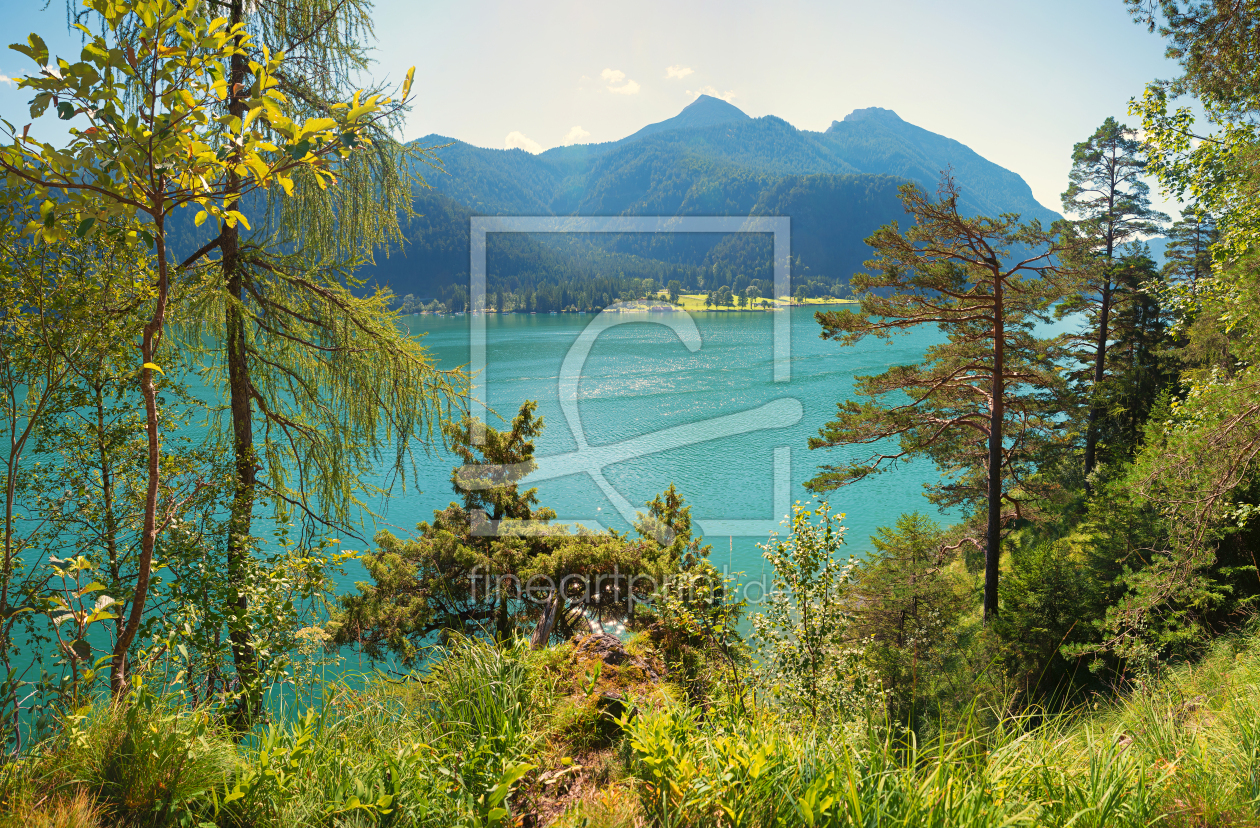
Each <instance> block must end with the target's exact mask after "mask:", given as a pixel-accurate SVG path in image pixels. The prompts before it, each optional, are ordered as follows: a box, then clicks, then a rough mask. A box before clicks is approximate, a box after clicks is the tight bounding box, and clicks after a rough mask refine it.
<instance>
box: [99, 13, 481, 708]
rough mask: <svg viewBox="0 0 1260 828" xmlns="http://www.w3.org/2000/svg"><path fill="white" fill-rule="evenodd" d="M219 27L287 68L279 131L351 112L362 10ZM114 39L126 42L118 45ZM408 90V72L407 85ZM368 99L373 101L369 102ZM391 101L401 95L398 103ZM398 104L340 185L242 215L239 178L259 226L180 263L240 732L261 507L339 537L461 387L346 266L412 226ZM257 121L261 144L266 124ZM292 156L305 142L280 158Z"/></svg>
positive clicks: (255, 686) (239, 83)
mask: <svg viewBox="0 0 1260 828" xmlns="http://www.w3.org/2000/svg"><path fill="white" fill-rule="evenodd" d="M222 6H223V8H224V10H225V11H226V17H227V18H228V22H229V24H230V25H233V26H238V25H239V26H240V31H241V32H242V33H244V34H247V35H248V36H249V38H250V40H251V41H252V42H253V43H254V44H256V46H255V49H257V50H262V49H265V50H266V51H268V52H270V53H273V54H276V53H279V54H284V55H285V64H284V69H283V70H282V71H280V72H278V73H277V75H276V79H275V80H276V86H277V90H278V91H280V92H281V93H282V94H283V96H284V97H283V99H282V100H281V101H280V107H281V109H282V111H284V112H285V114H286V115H288V116H289V117H292V118H325V117H327V116H328V115H329V114H330V113H332V112H333V111H334V107H337V106H339V103H338V102H339V101H342V100H346V99H349V98H351V97H352V96H354V97H355V102H356V103H357V102H358V101H359V100H360V99H364V100H366V99H367V98H369V97H370V94H369V93H359V92H358V84H359V83H360V82H361V79H362V77H363V76H364V75H365V74H366V73H367V71H368V70H369V69H370V66H371V58H370V40H371V38H372V36H373V27H372V4H371V2H370V0H298V2H292V3H291V2H278V0H262V1H261V2H256V3H246V2H245V0H228V2H225V3H223V4H222ZM124 36H126V32H124ZM249 57H250V56H249V55H246V54H241V55H238V56H237V57H236V58H234V59H233V61H232V63H231V64H230V77H229V79H228V86H229V88H230V89H239V88H244V86H246V85H247V82H248V75H249ZM410 84H411V76H410V75H408V77H407V80H406V83H405V86H406V87H409V86H410ZM373 91H379V90H369V92H373ZM404 97H405V95H404ZM243 101H244V99H243V98H242V97H241V96H239V95H230V96H227V97H226V98H225V100H224V102H223V107H224V110H225V112H224V114H225V115H229V116H231V117H234V118H245V117H246V115H247V111H246V109H245V108H244V102H243ZM403 112H405V109H404V108H403V107H402V106H395V107H393V108H391V109H389V110H388V111H385V112H382V113H381V115H382V117H380V118H378V119H376V120H374V121H373V122H372V123H371V124H369V125H367V126H366V127H365V129H364V133H363V137H362V140H360V139H359V138H356V137H355V136H353V135H350V136H347V137H348V140H349V141H350V142H351V143H352V144H353V145H354V146H355V147H356V148H357V149H358V150H359V151H358V152H356V153H353V154H351V155H349V156H347V158H345V159H344V160H343V161H342V163H340V164H339V165H338V167H337V176H338V180H337V186H336V187H328V186H324V185H323V184H322V183H321V182H320V181H319V180H318V179H317V178H315V177H314V176H309V175H305V176H304V175H295V176H294V178H293V183H292V186H291V188H290V190H289V191H288V192H287V195H288V197H287V198H279V197H277V196H276V194H275V193H268V194H267V197H266V198H255V199H252V200H250V201H249V202H248V204H247V203H246V202H245V201H244V200H242V199H243V196H244V191H243V189H242V186H241V185H242V179H241V178H240V177H239V176H237V177H231V176H230V177H229V179H228V181H227V187H226V190H227V196H228V198H229V199H231V200H232V201H234V202H236V205H235V206H236V207H237V208H238V209H240V210H245V209H246V207H247V206H248V207H249V208H250V210H249V212H251V213H253V214H254V216H255V221H256V222H257V223H258V224H259V226H258V227H256V228H255V230H254V232H252V233H249V232H246V233H242V226H241V225H240V224H237V223H233V222H226V221H224V222H220V223H219V226H218V227H217V233H216V235H214V236H213V237H212V238H211V239H209V241H207V242H206V243H205V244H204V245H203V246H202V247H201V248H200V249H199V250H198V251H197V252H196V253H195V254H194V255H193V257H191V259H190V261H189V264H193V263H196V264H198V265H199V266H198V268H197V271H196V274H195V276H194V278H192V279H190V280H189V284H188V289H187V290H186V294H187V295H188V296H189V297H190V299H191V300H192V301H194V302H195V303H196V312H195V315H196V318H197V319H198V320H199V322H200V324H199V325H198V326H197V328H196V329H195V330H194V329H190V330H192V333H193V336H192V337H190V339H191V341H190V343H189V344H190V345H192V346H193V347H201V346H208V347H209V348H210V349H211V352H210V353H209V354H208V357H209V359H210V361H211V364H212V366H213V368H214V369H215V370H213V371H212V372H211V374H210V376H211V377H212V378H215V379H218V380H219V381H221V382H222V383H223V384H224V385H225V386H226V388H225V391H226V395H225V396H226V397H227V399H228V407H229V411H230V418H229V421H230V437H229V440H230V445H231V452H232V456H233V460H234V463H233V468H234V476H233V484H232V485H233V495H232V498H231V505H230V515H229V518H228V521H227V524H226V527H225V528H226V535H227V537H226V543H225V548H226V561H225V566H226V574H227V578H228V582H229V587H230V590H231V591H232V593H233V595H232V597H231V598H230V601H229V603H230V606H229V607H224V608H223V609H224V611H225V612H224V614H225V616H226V617H227V618H228V619H229V622H228V623H229V637H230V641H231V649H232V658H233V661H234V663H235V666H236V670H237V675H238V678H239V679H240V683H241V686H242V687H243V688H245V689H246V697H245V699H244V702H245V703H244V705H243V707H242V716H243V719H242V722H245V721H248V720H249V719H250V718H251V717H252V716H253V715H254V713H255V712H256V710H257V708H258V705H259V703H260V699H261V696H260V692H261V687H260V676H259V673H258V664H257V657H256V653H255V649H256V645H255V642H254V641H253V635H252V633H251V630H250V623H249V621H248V620H247V619H248V617H249V602H248V599H247V597H246V589H245V586H246V585H247V584H248V583H249V580H250V578H251V574H250V573H251V570H252V567H253V566H255V565H256V561H255V557H256V556H255V554H254V550H255V548H256V546H257V542H256V540H255V539H254V537H253V536H254V531H253V522H254V517H255V512H256V511H257V509H258V507H259V500H260V496H261V498H262V499H263V500H265V501H269V502H270V504H271V505H272V506H273V508H274V509H275V510H276V512H277V513H278V514H279V515H280V516H281V517H287V516H288V515H289V514H293V513H296V515H297V516H298V517H299V518H300V519H301V520H302V523H303V526H304V529H305V530H306V532H308V533H309V532H311V531H314V530H315V529H317V528H319V527H321V526H328V525H332V526H336V527H337V531H338V533H339V534H346V533H352V531H353V530H352V529H351V528H350V527H349V526H348V525H347V524H348V522H349V520H350V518H351V514H352V510H353V509H354V508H355V507H356V506H361V505H362V501H363V497H362V495H363V494H364V486H363V482H362V479H363V476H364V475H365V474H367V473H369V472H372V471H380V468H379V460H380V453H381V451H382V450H384V451H385V452H388V454H386V456H387V457H388V458H389V460H390V462H391V464H392V467H393V472H394V473H395V474H396V475H398V476H399V477H401V478H402V479H403V480H404V481H405V478H406V472H407V468H406V461H407V457H408V456H409V452H410V450H411V446H412V445H413V444H415V443H416V442H421V443H426V442H428V441H429V440H430V439H432V438H434V437H436V436H437V433H436V431H435V428H434V427H435V424H436V422H437V421H438V419H439V418H440V416H441V414H442V413H443V412H448V411H449V410H450V407H451V404H452V401H453V400H454V399H455V398H456V397H457V394H458V392H459V390H460V388H461V387H462V377H461V375H460V374H459V373H458V372H452V373H443V372H439V371H437V370H435V369H434V367H433V365H432V362H431V360H430V359H429V358H428V356H427V354H426V352H425V350H424V349H423V348H422V347H420V346H419V344H418V343H416V342H415V341H413V340H412V339H411V337H410V336H409V335H407V334H405V333H403V332H401V331H400V329H399V326H398V325H397V323H396V322H395V321H394V319H393V316H394V314H393V313H392V312H391V309H390V308H391V304H392V302H391V297H390V296H389V294H388V293H387V292H383V291H380V290H377V291H376V292H374V293H371V294H368V295H366V296H364V295H361V293H362V291H356V289H359V288H362V287H363V284H362V282H361V281H358V280H356V278H355V276H354V271H355V269H356V268H357V267H358V266H359V265H361V264H362V263H364V262H367V261H370V260H371V259H372V257H373V256H374V255H375V252H376V248H378V247H380V246H387V245H389V244H391V243H397V242H400V241H401V239H402V233H401V229H400V225H399V217H400V215H402V216H409V215H411V212H412V211H411V188H412V186H413V185H414V184H417V183H422V182H420V181H419V180H418V179H417V178H415V177H414V176H413V175H412V174H411V169H412V168H413V167H414V165H415V164H416V163H417V162H418V161H419V160H420V156H423V155H424V153H423V151H421V150H417V149H415V148H414V147H408V146H405V145H403V144H401V143H400V142H398V141H397V140H396V139H395V138H394V135H393V131H394V129H395V128H397V127H398V126H400V123H401V120H400V119H401V115H402V113H403ZM256 124H257V125H258V126H259V127H260V128H261V131H262V132H263V133H264V134H266V124H265V123H260V124H259V123H258V122H256ZM293 152H294V154H295V157H297V156H300V154H301V145H299V146H298V147H297V148H294V150H293Z"/></svg>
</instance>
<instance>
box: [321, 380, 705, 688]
mask: <svg viewBox="0 0 1260 828" xmlns="http://www.w3.org/2000/svg"><path fill="white" fill-rule="evenodd" d="M534 410H535V403H534V402H533V401H526V402H525V403H524V404H522V406H521V409H520V411H519V412H518V413H517V416H516V417H515V418H514V419H513V421H512V428H511V429H510V430H508V431H499V430H497V429H494V428H491V427H489V426H486V425H484V424H482V423H480V422H479V421H476V420H474V419H472V418H470V417H465V418H464V420H463V421H461V422H460V423H458V424H450V425H449V426H448V427H447V429H446V434H447V437H448V439H449V441H450V443H451V446H452V449H453V451H454V453H455V455H456V456H457V457H459V458H460V459H461V460H463V461H464V465H462V466H457V467H456V468H455V469H453V471H452V473H451V486H452V489H453V490H454V491H455V492H456V493H458V494H460V495H461V496H462V500H463V502H462V503H451V504H450V505H449V506H448V507H447V508H446V509H442V510H439V511H435V512H434V516H433V522H432V523H427V522H426V523H421V524H420V525H419V527H418V536H417V537H415V538H414V539H408V540H400V539H398V538H395V537H393V536H392V535H390V534H388V533H384V532H383V533H381V534H380V535H378V536H377V538H376V542H377V544H378V545H379V547H380V549H379V551H378V552H377V553H375V554H370V555H364V556H363V563H364V566H365V567H366V568H367V570H368V574H369V575H370V576H371V577H372V579H373V583H360V584H357V588H358V592H357V594H352V595H347V596H343V597H342V598H341V607H340V609H339V611H338V613H337V614H336V616H335V617H334V619H333V621H332V628H333V629H334V630H335V635H336V639H335V640H336V641H338V642H339V643H355V644H358V645H361V646H363V647H364V648H365V650H366V652H367V653H368V654H369V655H371V656H372V657H374V658H376V657H381V656H383V655H384V654H385V653H386V652H392V653H394V654H395V655H397V656H399V657H401V658H402V659H403V661H404V662H405V663H408V664H410V663H413V662H414V661H415V660H417V659H419V658H421V657H422V654H423V652H424V647H425V646H427V645H428V644H431V643H432V642H433V640H434V636H435V635H437V634H446V633H449V632H456V633H460V634H467V635H491V636H493V637H495V638H496V639H498V640H501V641H504V640H508V639H510V638H512V637H514V636H516V635H517V634H519V633H520V632H522V631H523V630H524V629H525V628H527V627H528V626H530V625H533V626H534V627H535V639H536V646H542V645H544V644H545V643H546V642H547V641H549V640H550V639H551V638H552V637H560V638H562V639H563V638H567V637H568V636H569V635H570V634H571V633H572V632H574V631H575V630H579V629H582V628H584V627H585V626H586V625H587V622H586V620H585V617H584V615H583V613H584V612H586V611H587V610H590V609H592V608H595V607H598V611H599V612H600V613H601V615H602V616H604V617H608V616H609V615H612V616H620V617H629V616H632V615H633V613H634V608H635V605H636V604H640V605H642V604H646V603H647V602H648V600H649V598H650V596H652V595H653V594H654V593H655V592H656V590H657V589H658V588H659V587H660V586H661V585H662V584H664V583H665V581H666V579H667V578H668V577H669V576H670V575H671V574H672V573H673V572H675V571H676V570H677V569H678V567H679V564H680V562H681V561H682V558H683V555H684V554H685V553H686V552H687V551H688V550H689V549H690V547H691V544H692V538H691V535H690V525H691V523H690V517H689V513H688V510H687V509H686V507H684V506H683V502H682V499H681V497H679V496H678V494H677V492H676V491H674V490H673V489H672V487H671V489H670V490H669V491H667V492H666V493H665V494H664V495H663V497H664V500H662V499H660V498H658V499H656V500H655V501H653V503H652V504H649V513H648V514H647V515H643V516H641V519H640V521H639V526H638V533H639V537H638V538H637V539H631V538H627V537H624V536H622V535H619V534H617V533H615V532H609V533H606V534H605V533H591V532H586V531H584V530H579V531H577V532H573V531H570V529H569V528H568V527H566V526H553V525H551V523H550V521H551V520H552V519H554V517H555V512H554V511H552V510H551V509H549V508H546V507H538V498H537V493H536V490H535V489H528V490H524V491H522V490H521V489H520V488H519V485H518V482H519V481H520V480H521V479H522V478H524V477H525V476H526V475H527V474H528V473H529V472H530V471H531V470H532V469H533V468H534V467H535V464H534V460H533V453H534V439H535V438H537V436H538V435H539V434H540V433H541V431H542V425H543V424H542V420H541V419H540V418H538V417H536V416H535V414H534ZM691 551H693V552H694V551H695V550H694V549H691ZM549 625H550V626H549Z"/></svg>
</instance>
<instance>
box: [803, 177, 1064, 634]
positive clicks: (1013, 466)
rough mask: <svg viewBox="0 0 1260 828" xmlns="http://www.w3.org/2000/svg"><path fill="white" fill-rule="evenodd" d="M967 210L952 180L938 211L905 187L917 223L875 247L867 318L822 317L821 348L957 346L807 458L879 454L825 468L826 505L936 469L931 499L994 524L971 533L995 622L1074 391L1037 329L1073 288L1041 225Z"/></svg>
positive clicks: (816, 440) (863, 306)
mask: <svg viewBox="0 0 1260 828" xmlns="http://www.w3.org/2000/svg"><path fill="white" fill-rule="evenodd" d="M958 198H959V190H958V188H957V186H956V184H955V183H954V181H953V180H952V178H950V177H949V176H946V177H944V178H943V180H942V182H941V185H940V189H939V193H938V198H936V199H932V198H930V197H929V196H928V195H927V194H926V193H924V192H923V191H922V190H921V189H919V188H918V187H917V186H916V185H913V184H907V185H904V186H903V187H902V188H901V199H902V203H903V205H904V206H905V209H906V212H907V213H909V214H910V215H911V216H912V217H913V221H914V223H913V224H912V225H911V226H910V227H908V228H907V229H905V230H902V229H901V228H900V227H899V226H898V225H897V223H896V222H893V223H891V224H888V225H885V226H883V227H881V228H880V229H879V230H878V231H876V233H875V234H874V235H873V236H871V237H870V238H869V239H867V240H866V243H867V244H868V245H870V246H871V247H872V248H873V249H874V251H875V258H874V259H872V260H871V261H869V262H867V263H866V268H867V270H868V271H869V272H864V273H857V274H855V275H854V276H853V278H852V280H851V282H850V284H852V286H853V290H854V295H855V297H856V298H857V299H858V301H859V303H860V306H859V309H858V310H856V311H851V310H837V311H829V312H826V313H822V312H820V313H818V314H816V318H817V320H818V322H819V323H820V324H821V325H822V328H823V331H822V337H823V338H824V339H832V340H836V341H839V342H840V343H841V344H843V345H854V344H856V343H858V342H860V341H861V340H863V339H864V338H866V337H867V336H871V335H874V336H877V337H880V338H883V339H888V338H890V337H891V336H892V335H894V334H898V333H907V332H909V331H911V330H914V329H918V328H920V327H921V326H925V325H936V326H937V327H938V328H939V329H940V330H941V332H942V333H943V334H944V335H945V337H946V339H945V341H944V342H943V343H941V344H938V345H933V346H931V347H929V348H928V349H927V351H926V353H925V354H924V358H923V361H922V362H921V363H920V364H917V365H898V366H894V367H892V368H890V369H889V370H887V371H885V372H884V373H882V374H878V375H875V376H865V377H858V378H857V389H856V391H857V395H858V396H859V397H864V398H866V399H865V400H864V401H862V402H859V401H857V400H846V401H844V402H840V403H838V416H837V417H836V419H834V420H832V421H831V422H829V423H827V424H826V425H825V426H824V427H823V428H822V429H820V430H819V434H818V436H817V437H813V438H810V441H809V445H810V448H815V449H817V448H835V447H839V446H850V445H866V446H872V447H873V450H872V453H871V454H870V455H869V456H868V457H866V458H864V459H857V460H852V461H850V462H847V463H843V464H840V465H824V466H822V467H821V471H820V472H819V474H817V475H816V476H815V477H814V478H813V479H812V480H810V481H809V482H808V483H807V484H806V486H807V487H808V488H810V489H811V490H813V491H816V492H825V491H829V490H833V489H836V488H838V487H840V486H845V485H848V484H850V483H853V482H855V481H858V480H861V479H863V478H865V477H867V476H869V475H871V474H875V473H878V472H883V471H887V470H888V469H890V468H893V467H895V466H896V465H897V464H899V463H901V462H905V461H908V460H911V459H913V458H915V457H928V458H931V459H932V460H933V461H935V463H936V464H937V465H938V466H939V467H940V468H941V469H942V470H943V471H944V472H946V476H947V477H946V480H945V482H943V483H942V484H940V485H938V486H934V487H930V489H929V495H930V497H931V499H932V500H933V501H934V502H935V503H937V504H938V505H939V506H941V507H942V508H947V507H950V506H955V505H963V506H965V507H967V508H968V509H969V510H970V511H971V512H972V514H973V515H983V519H982V520H981V521H978V522H977V524H973V525H975V526H976V527H977V528H982V531H981V532H980V533H978V534H979V536H978V537H976V536H974V535H973V536H972V537H970V538H969V539H968V540H969V541H970V542H971V543H973V544H974V545H975V546H976V547H977V548H979V549H982V550H983V551H984V556H985V581H984V614H985V617H986V618H991V617H994V616H996V614H997V613H998V558H999V554H1000V550H1001V539H1002V532H1003V529H1004V528H1005V527H1007V526H1009V525H1010V523H1011V522H1012V521H1013V520H1015V519H1016V518H1020V517H1033V516H1034V514H1035V506H1033V501H1035V500H1036V498H1037V497H1038V496H1039V494H1040V491H1039V483H1038V481H1037V480H1036V479H1035V478H1034V472H1035V470H1036V466H1035V460H1036V459H1037V457H1038V455H1039V452H1041V451H1043V450H1045V449H1046V447H1047V446H1048V445H1050V444H1052V443H1053V442H1054V441H1055V439H1056V436H1055V432H1056V423H1055V420H1054V414H1055V410H1056V408H1057V407H1058V406H1057V405H1056V403H1055V400H1056V399H1057V397H1058V395H1059V391H1060V388H1061V385H1062V382H1061V380H1060V378H1059V375H1058V371H1057V369H1056V367H1055V365H1054V364H1053V361H1052V351H1051V347H1050V346H1051V343H1050V342H1049V341H1048V340H1045V339H1041V338H1038V337H1037V336H1036V335H1035V333H1034V330H1033V325H1034V322H1035V321H1036V320H1038V319H1039V318H1041V316H1042V314H1043V313H1044V312H1045V310H1046V308H1047V307H1048V306H1049V305H1050V304H1051V303H1052V302H1054V301H1055V300H1057V299H1059V298H1060V297H1061V296H1062V295H1063V293H1064V288H1063V286H1062V285H1061V279H1062V278H1063V276H1062V274H1061V273H1060V271H1059V266H1058V265H1057V263H1056V255H1057V253H1058V248H1057V246H1056V244H1055V243H1054V240H1053V239H1052V237H1051V236H1050V234H1049V233H1048V232H1046V231H1044V230H1042V229H1041V226H1040V225H1039V224H1038V223H1037V222H1035V221H1034V222H1032V223H1030V224H1020V223H1019V220H1018V217H1017V216H1014V215H1004V216H1002V217H1001V218H999V219H992V218H984V217H975V218H971V217H967V216H964V215H962V214H960V213H959V211H958ZM1059 410H1061V409H1059Z"/></svg>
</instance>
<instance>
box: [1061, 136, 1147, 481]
mask: <svg viewBox="0 0 1260 828" xmlns="http://www.w3.org/2000/svg"><path fill="white" fill-rule="evenodd" d="M1146 168H1147V159H1146V155H1145V150H1144V149H1143V145H1142V142H1141V141H1140V140H1138V138H1137V133H1136V131H1134V130H1132V129H1130V128H1129V127H1127V126H1124V125H1123V124H1120V123H1117V122H1116V119H1115V118H1107V120H1105V121H1103V123H1102V126H1100V127H1098V129H1096V130H1095V131H1094V134H1093V135H1091V136H1090V137H1089V138H1088V139H1086V140H1085V141H1082V142H1080V143H1079V144H1077V145H1076V146H1075V147H1074V148H1073V149H1072V170H1071V172H1070V173H1069V174H1068V188H1067V190H1066V191H1064V193H1063V209H1064V212H1067V213H1069V214H1072V215H1075V216H1077V217H1078V218H1077V220H1076V222H1075V232H1076V234H1077V236H1078V244H1079V247H1078V249H1077V253H1076V258H1077V264H1078V265H1079V269H1080V270H1081V272H1083V273H1085V274H1086V278H1085V279H1083V280H1082V285H1081V287H1082V289H1081V290H1080V291H1078V292H1077V293H1076V294H1075V295H1073V296H1071V297H1069V298H1068V299H1067V300H1066V301H1064V302H1063V303H1062V305H1061V306H1060V308H1059V312H1060V314H1067V313H1083V314H1084V315H1085V318H1086V320H1087V327H1086V329H1085V331H1083V332H1082V333H1081V334H1080V336H1078V337H1076V340H1075V341H1076V343H1077V345H1078V348H1077V359H1078V360H1080V361H1081V362H1082V363H1084V364H1087V365H1089V366H1090V368H1091V371H1090V373H1089V374H1088V379H1087V382H1086V383H1085V384H1084V385H1085V390H1084V391H1083V394H1084V396H1085V397H1086V398H1087V399H1088V400H1089V403H1088V408H1087V412H1088V413H1087V414H1086V424H1085V464H1084V471H1085V477H1086V481H1087V482H1086V487H1087V488H1088V486H1089V484H1088V479H1089V475H1090V473H1091V472H1092V471H1093V470H1094V466H1095V465H1096V463H1097V453H1098V419H1099V417H1101V416H1103V414H1104V406H1103V403H1102V401H1101V399H1100V398H1101V395H1102V390H1103V383H1104V381H1105V380H1106V378H1107V348H1108V345H1109V342H1110V339H1111V321H1112V319H1111V317H1112V313H1113V310H1114V308H1115V305H1116V304H1117V302H1126V301H1130V300H1132V299H1133V298H1134V297H1135V294H1134V293H1133V292H1132V291H1131V290H1128V289H1127V286H1126V285H1125V284H1124V283H1122V282H1120V281H1118V280H1117V278H1116V272H1115V266H1116V258H1117V256H1116V254H1117V251H1118V250H1119V248H1120V246H1121V245H1122V244H1124V243H1125V242H1127V241H1130V240H1133V239H1134V238H1136V237H1138V236H1139V235H1140V234H1149V233H1153V232H1155V231H1156V230H1157V229H1158V228H1159V222H1161V221H1166V220H1167V218H1168V217H1167V216H1165V215H1164V214H1163V213H1160V212H1158V211H1156V210H1154V209H1152V208H1151V200H1150V188H1149V187H1148V186H1147V185H1146V182H1145V181H1143V180H1142V179H1143V177H1144V176H1145V175H1146Z"/></svg>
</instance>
